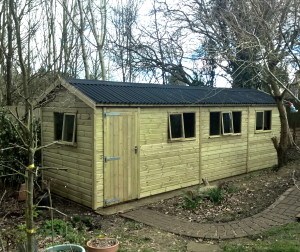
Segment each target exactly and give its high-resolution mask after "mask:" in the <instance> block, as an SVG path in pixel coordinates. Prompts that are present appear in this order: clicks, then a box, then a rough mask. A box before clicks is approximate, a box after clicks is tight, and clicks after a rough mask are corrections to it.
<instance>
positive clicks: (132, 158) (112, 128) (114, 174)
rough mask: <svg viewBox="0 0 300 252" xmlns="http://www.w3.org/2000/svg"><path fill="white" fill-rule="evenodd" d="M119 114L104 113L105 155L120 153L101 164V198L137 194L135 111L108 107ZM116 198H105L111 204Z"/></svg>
mask: <svg viewBox="0 0 300 252" xmlns="http://www.w3.org/2000/svg"><path fill="white" fill-rule="evenodd" d="M107 112H117V113H120V115H111V116H110V115H108V116H107V118H106V125H107V126H106V127H107V133H108V132H109V134H106V139H105V145H107V146H106V148H105V150H106V151H105V156H109V157H120V159H119V160H113V161H107V162H106V165H105V166H106V168H105V172H104V173H105V181H104V184H105V188H106V190H105V193H104V194H105V195H104V198H105V200H108V201H110V200H114V199H118V200H119V202H123V201H127V200H131V199H134V198H137V195H138V194H137V174H136V173H137V161H136V160H137V154H135V151H134V147H135V146H136V145H137V141H136V139H137V134H136V111H135V110H132V109H131V110H129V109H127V110H126V109H110V110H108V111H107ZM113 203H117V202H109V203H108V204H113Z"/></svg>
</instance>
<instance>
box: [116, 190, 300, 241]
mask: <svg viewBox="0 0 300 252" xmlns="http://www.w3.org/2000/svg"><path fill="white" fill-rule="evenodd" d="M299 202H300V190H298V189H297V188H296V187H292V188H289V189H288V190H287V191H286V192H284V193H283V194H282V195H281V196H280V197H279V198H278V199H277V200H276V201H275V202H274V203H273V204H272V205H271V206H269V207H268V208H267V209H265V210H264V211H262V212H261V213H258V214H256V215H254V216H252V217H248V218H245V219H242V220H240V221H231V222H227V223H215V224H214V223H213V224H208V223H204V224H203V223H194V222H189V221H187V220H180V219H178V218H177V217H176V216H170V215H165V214H163V213H160V212H158V211H154V210H150V209H145V208H138V209H136V210H133V211H129V212H126V213H123V214H121V216H123V217H125V218H128V219H132V220H135V221H138V222H142V223H145V224H147V225H149V226H154V227H156V228H159V229H162V230H165V231H168V232H171V233H174V234H179V235H184V236H189V237H195V238H205V239H232V238H237V237H245V236H249V235H254V234H259V233H261V232H263V231H265V230H267V229H269V228H271V227H274V226H280V225H284V224H287V223H290V222H293V221H296V220H297V219H298V218H300V217H299V216H300V213H299ZM296 216H297V217H296Z"/></svg>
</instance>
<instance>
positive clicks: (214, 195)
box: [206, 187, 224, 204]
mask: <svg viewBox="0 0 300 252" xmlns="http://www.w3.org/2000/svg"><path fill="white" fill-rule="evenodd" d="M206 194H207V197H208V199H209V200H210V201H211V202H213V203H214V204H220V203H221V201H222V200H223V199H224V191H223V189H221V188H219V187H216V188H211V189H209V190H208V191H207V192H206Z"/></svg>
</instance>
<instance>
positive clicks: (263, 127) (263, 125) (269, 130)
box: [255, 110, 272, 133]
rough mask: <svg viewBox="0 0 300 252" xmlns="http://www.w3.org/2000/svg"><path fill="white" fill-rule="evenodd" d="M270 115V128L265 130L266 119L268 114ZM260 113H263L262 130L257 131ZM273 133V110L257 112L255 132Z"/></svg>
mask: <svg viewBox="0 0 300 252" xmlns="http://www.w3.org/2000/svg"><path fill="white" fill-rule="evenodd" d="M267 112H269V113H270V118H269V119H268V121H269V125H268V126H269V127H268V129H265V119H266V113H267ZM258 113H262V123H261V124H262V127H261V128H262V129H257V117H258ZM271 131H272V110H256V111H255V132H256V133H264V132H271Z"/></svg>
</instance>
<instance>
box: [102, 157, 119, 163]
mask: <svg viewBox="0 0 300 252" xmlns="http://www.w3.org/2000/svg"><path fill="white" fill-rule="evenodd" d="M120 159H121V157H104V162H108V161H114V160H120Z"/></svg>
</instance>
